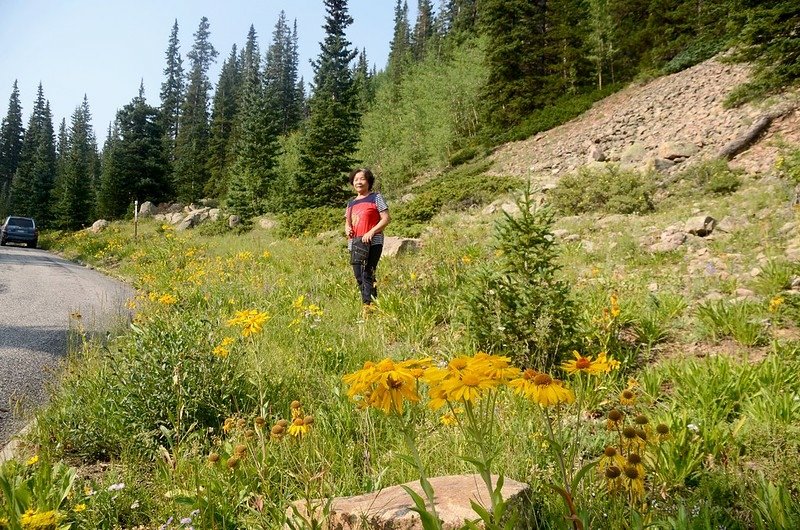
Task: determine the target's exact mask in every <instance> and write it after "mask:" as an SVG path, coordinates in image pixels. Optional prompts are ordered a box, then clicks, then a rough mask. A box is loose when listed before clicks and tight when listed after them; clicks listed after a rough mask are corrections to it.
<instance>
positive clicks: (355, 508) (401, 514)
mask: <svg viewBox="0 0 800 530" xmlns="http://www.w3.org/2000/svg"><path fill="white" fill-rule="evenodd" d="M496 482H497V476H492V484H493V485H494V484H496ZM430 483H431V486H432V487H433V491H434V492H435V494H434V499H435V502H436V513H437V514H438V515H439V518H440V519H441V520H442V528H443V529H445V530H455V529H460V528H464V524H465V521H468V520H469V521H473V520H475V519H477V518H478V514H477V513H475V510H473V509H472V506H471V504H470V501H475V502H477V503H478V504H480V505H482V506H484V507H489V506H490V499H489V494H488V492H487V490H486V485H485V484H484V483H483V480H482V479H481V477H480V475H454V476H446V477H433V478H431V479H430ZM404 487H408V488H410V489H412V490H413V491H415V492H416V493H417V494H418V495H420V496H422V498H425V494H424V493H423V491H422V488H421V487H420V484H419V481H414V482H408V483H406V484H403V485H401V486H392V487H389V488H385V489H382V490H380V491H377V492H373V493H367V494H365V495H356V496H354V497H336V498H334V499H332V500H331V504H330V515H329V517H328V520H327V522H326V524H324V525H323V526H322V527H321V528H325V529H329V530H333V529H336V530H368V529H380V530H422V522H421V521H420V517H419V514H417V513H416V512H415V511H413V508H414V506H415V505H414V502H413V500H412V499H411V497H410V496H409V495H408V493H407V492H406V491H405V489H403V488H404ZM529 493H530V488H529V486H528V485H527V484H523V483H521V482H517V481H515V480H511V479H508V478H507V479H505V481H504V482H503V489H502V491H501V495H502V497H503V499H504V500H505V501H506V503H507V506H508V507H509V508H510V510H509V511H511V512H512V513H513V512H514V511H517V510H520V509H523V505H524V504H525V503H527V502H529V500H530V499H529ZM309 504H310V506H311V509H310V510H309ZM325 504H326V501H324V500H321V501H316V502H315V501H311V502H310V503H309V502H307V501H296V502H295V503H294V504H293V507H294V509H296V510H297V511H298V513H299V514H300V515H301V517H304V518H308V517H309V512H313V513H314V515H313V517H314V518H315V519H317V520H318V521H319V520H321V519H322V517H323V516H322V509H323V507H324V505H325ZM294 509H292V507H290V508H289V509H288V510H287V512H286V515H287V517H289V519H293V520H294V521H295V522H300V521H297V515H296V514H295V513H294Z"/></svg>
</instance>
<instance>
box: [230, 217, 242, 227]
mask: <svg viewBox="0 0 800 530" xmlns="http://www.w3.org/2000/svg"><path fill="white" fill-rule="evenodd" d="M241 223H242V218H241V217H239V216H238V215H230V216H229V217H228V228H235V227H237V226H239V225H240V224H241Z"/></svg>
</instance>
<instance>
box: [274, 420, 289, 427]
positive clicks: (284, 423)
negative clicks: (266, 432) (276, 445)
mask: <svg viewBox="0 0 800 530" xmlns="http://www.w3.org/2000/svg"><path fill="white" fill-rule="evenodd" d="M276 424H277V425H280V426H281V427H283V428H286V427H288V426H289V422H288V421H287V420H278V421H277V422H276Z"/></svg>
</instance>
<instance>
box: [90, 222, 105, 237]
mask: <svg viewBox="0 0 800 530" xmlns="http://www.w3.org/2000/svg"><path fill="white" fill-rule="evenodd" d="M106 228H108V221H106V220H105V219H98V220H97V221H95V222H94V223H92V227H91V228H89V231H90V232H92V233H95V234H97V233H99V232H102V231H103V230H105V229H106Z"/></svg>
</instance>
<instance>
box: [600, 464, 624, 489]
mask: <svg viewBox="0 0 800 530" xmlns="http://www.w3.org/2000/svg"><path fill="white" fill-rule="evenodd" d="M603 475H604V476H605V477H606V481H607V486H608V491H609V492H614V491H616V490H618V489H619V488H620V486H621V484H620V480H621V479H620V476H621V475H622V470H621V469H620V468H619V467H617V466H609V467H608V468H607V469H606V470H605V472H604V473H603Z"/></svg>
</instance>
